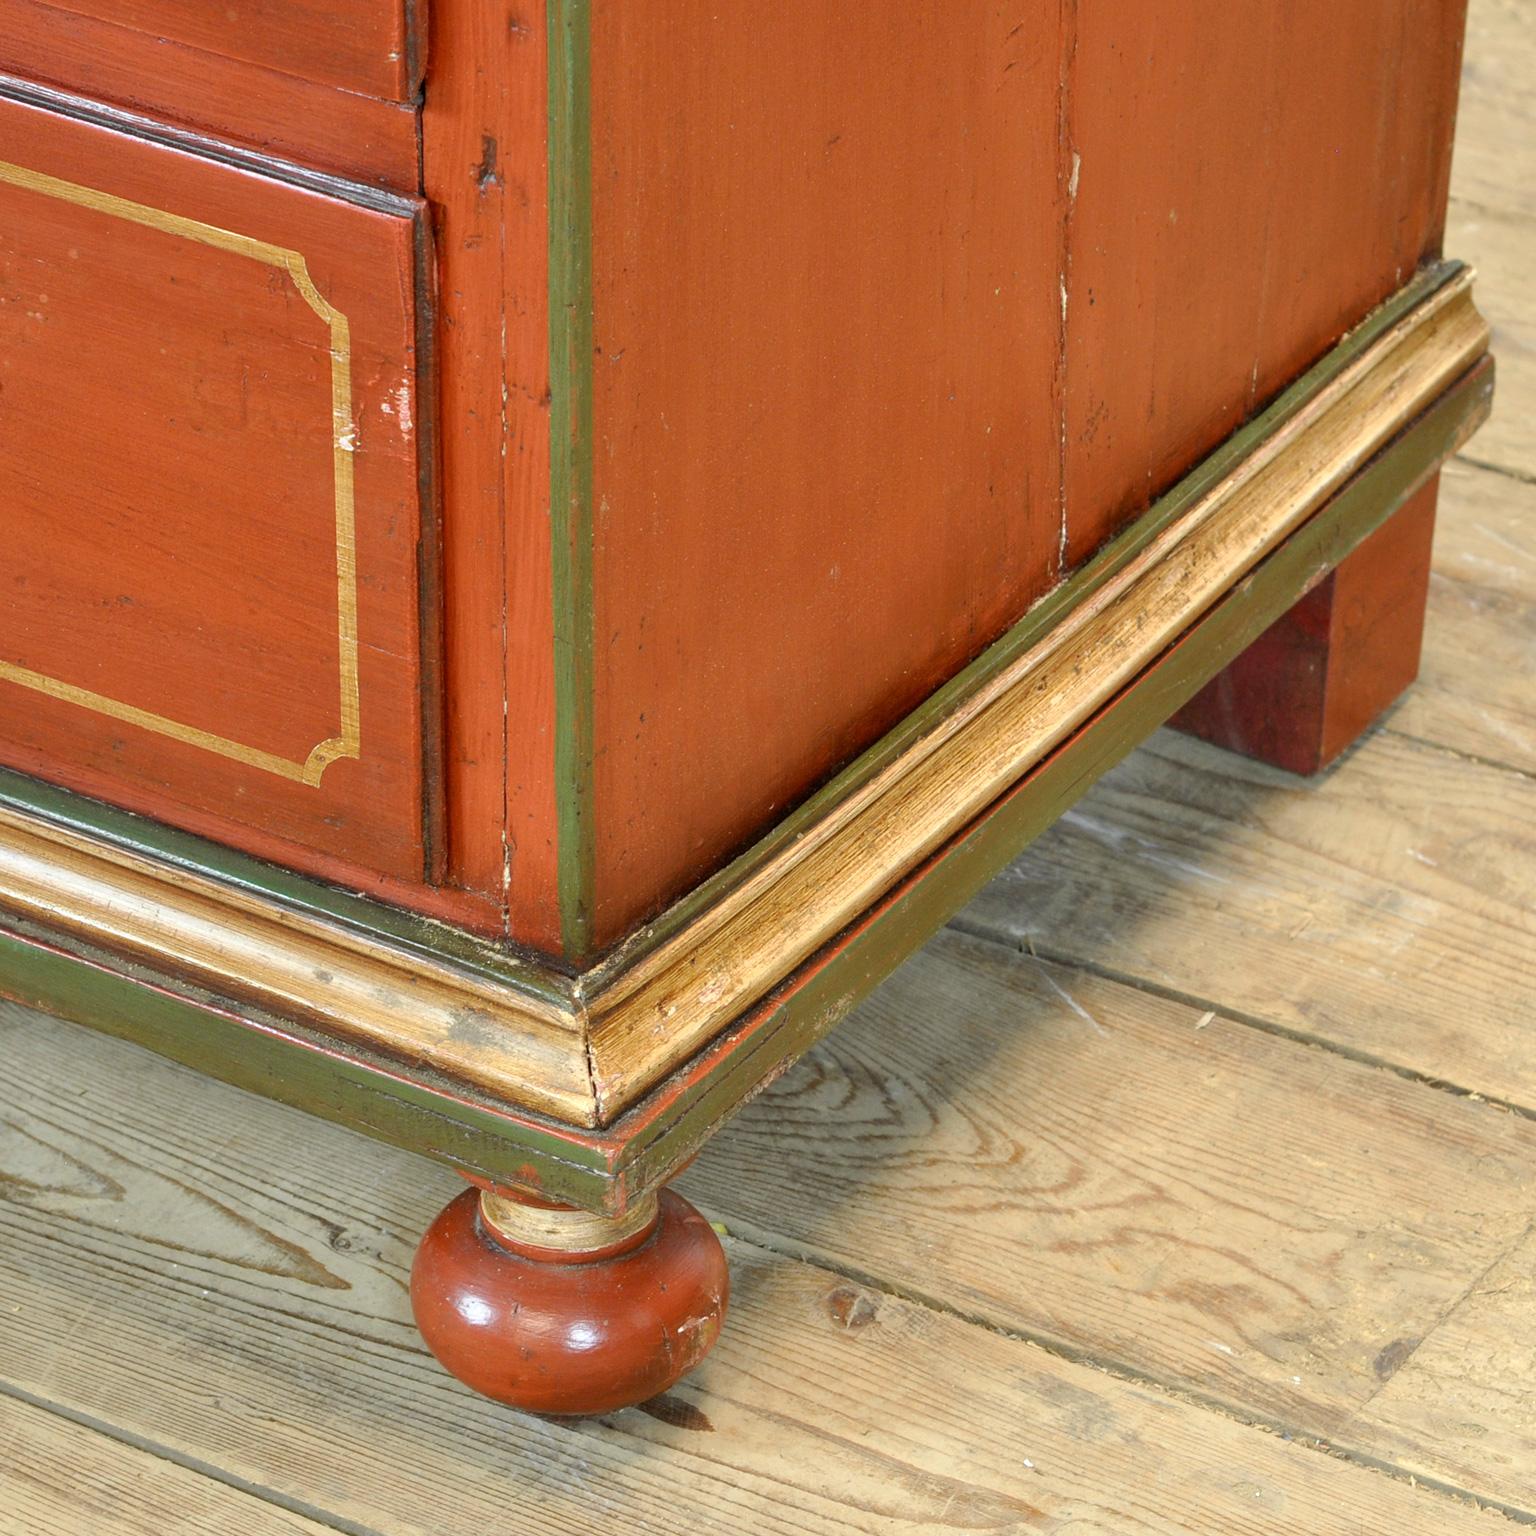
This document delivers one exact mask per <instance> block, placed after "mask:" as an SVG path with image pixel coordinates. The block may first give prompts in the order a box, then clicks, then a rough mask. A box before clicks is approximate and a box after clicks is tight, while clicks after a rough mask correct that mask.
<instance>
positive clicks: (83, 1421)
mask: <svg viewBox="0 0 1536 1536" xmlns="http://www.w3.org/2000/svg"><path fill="white" fill-rule="evenodd" d="M0 1396H4V1397H8V1398H11V1399H13V1400H14V1401H16V1402H18V1403H25V1404H26V1405H27V1406H28V1407H30V1408H37V1409H40V1410H41V1411H42V1412H44V1413H50V1414H52V1415H53V1416H54V1417H55V1418H59V1419H63V1420H65V1421H66V1422H67V1423H70V1424H74V1425H77V1426H78V1427H79V1428H81V1429H85V1430H89V1431H90V1432H91V1433H92V1434H95V1435H100V1436H101V1437H102V1438H103V1439H105V1440H110V1441H112V1442H114V1443H115V1444H117V1445H123V1446H126V1447H128V1449H129V1450H134V1451H140V1452H142V1453H143V1454H145V1455H148V1456H153V1457H155V1459H156V1460H158V1461H166V1462H169V1463H170V1464H171V1465H172V1466H177V1467H180V1468H182V1470H183V1471H187V1472H192V1473H194V1474H196V1475H197V1476H199V1477H205V1478H207V1479H208V1480H209V1481H210V1482H213V1483H218V1484H220V1485H221V1486H222V1487H225V1488H228V1489H230V1490H231V1491H232V1492H235V1493H240V1494H244V1495H245V1496H246V1497H248V1498H252V1499H256V1500H257V1501H258V1502H260V1503H262V1504H267V1505H270V1506H271V1507H272V1508H274V1509H280V1510H282V1511H283V1512H284V1513H285V1514H289V1515H295V1516H297V1517H299V1518H300V1519H304V1520H308V1521H311V1522H312V1523H313V1524H315V1525H322V1526H326V1527H328V1528H329V1529H331V1530H333V1531H340V1532H342V1533H343V1536H387V1533H384V1532H381V1531H378V1530H376V1529H375V1528H374V1527H372V1526H367V1525H359V1524H358V1523H357V1522H356V1521H355V1520H348V1519H347V1518H346V1517H345V1516H343V1515H337V1514H332V1513H331V1512H330V1511H329V1510H324V1509H321V1508H319V1507H318V1506H317V1505H312V1504H306V1503H305V1502H304V1501H303V1500H302V1499H295V1498H292V1497H290V1496H289V1495H288V1494H285V1493H279V1492H278V1491H277V1490H276V1489H275V1488H266V1487H263V1486H262V1485H261V1484H260V1483H253V1482H250V1481H248V1480H247V1479H245V1478H243V1477H240V1476H239V1475H238V1474H236V1473H234V1472H230V1471H228V1470H227V1469H226V1468H224V1467H220V1466H218V1465H216V1464H215V1463H213V1462H209V1461H202V1460H200V1459H199V1458H198V1457H196V1456H188V1455H186V1454H185V1453H184V1452H182V1451H177V1450H173V1449H172V1448H171V1447H170V1446H167V1445H161V1444H160V1443H159V1442H158V1441H155V1440H150V1439H148V1438H147V1437H145V1436H143V1435H139V1434H136V1433H135V1432H134V1431H133V1430H130V1429H125V1428H123V1427H122V1426H121V1425H116V1424H112V1423H110V1422H108V1421H107V1420H106V1419H99V1418H96V1417H95V1416H94V1415H93V1414H89V1413H82V1412H81V1411H80V1410H79V1409H76V1408H70V1407H67V1406H66V1405H65V1404H63V1403H58V1402H54V1401H53V1400H52V1399H51V1398H46V1397H42V1396H40V1395H39V1394H38V1393H36V1392H29V1391H28V1390H27V1389H26V1388H25V1387H22V1386H18V1385H17V1384H16V1383H15V1382H12V1381H5V1380H0Z"/></svg>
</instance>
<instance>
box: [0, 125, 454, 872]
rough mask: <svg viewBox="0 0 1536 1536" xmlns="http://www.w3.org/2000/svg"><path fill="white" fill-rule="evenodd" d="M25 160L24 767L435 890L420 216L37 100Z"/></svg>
mask: <svg viewBox="0 0 1536 1536" xmlns="http://www.w3.org/2000/svg"><path fill="white" fill-rule="evenodd" d="M0 144H3V154H0V160H3V161H4V165H3V166H0V300H3V302H0V434H3V437H0V443H3V452H4V459H5V467H6V480H7V484H8V486H9V488H10V489H9V491H8V494H7V501H6V528H5V541H4V547H3V549H0V584H3V588H4V594H5V601H4V607H3V609H0V760H3V761H5V762H6V763H8V764H10V765H12V766H15V767H19V768H22V769H24V770H25V771H27V772H32V773H36V774H39V775H41V776H42V777H44V778H49V779H53V780H55V781H56V782H60V783H63V784H66V785H68V786H69V787H71V788H76V789H80V790H84V791H85V792H87V793H91V794H97V795H100V796H102V797H104V798H108V799H111V800H115V801H117V802H119V803H121V804H125V805H128V806H130V807H131V808H133V809H137V810H142V811H146V812H148V813H150V814H152V815H156V816H158V817H161V818H162V819H164V820H166V821H169V822H172V823H174V824H178V825H182V826H187V827H190V828H192V829H193V830H195V831H199V832H206V833H209V834H211V835H215V836H219V837H223V838H226V839H228V840H230V841H233V842H236V843H237V844H239V845H241V846H243V847H246V848H249V849H251V850H252V851H255V852H258V853H262V854H268V855H270V856H273V857H279V858H281V859H282V860H283V861H284V862H288V863H291V864H293V865H295V866H296V867H298V868H301V869H310V870H314V871H316V872H319V873H322V874H327V875H335V876H338V877H344V878H346V879H348V880H349V882H351V883H354V884H360V885H363V886H365V887H370V886H373V885H375V884H376V883H377V879H378V877H379V876H381V875H382V876H390V877H394V878H397V879H407V880H419V879H420V877H421V874H422V870H423V833H422V829H423V796H424V785H423V776H422V759H423V720H422V706H421V698H422V691H421V690H422V658H421V651H420V634H419V614H420V590H419V569H418V545H419V543H420V540H421V536H422V527H421V519H420V516H419V510H418V498H419V493H420V484H419V477H420V472H421V468H422V465H421V463H420V462H419V457H418V451H417V444H418V437H417V432H416V421H417V419H418V413H419V411H420V408H421V402H420V394H419V381H418V372H417V362H418V360H417V357H416V328H417V322H418V318H419V317H418V310H417V301H418V284H419V276H418V266H419V261H420V254H421V253H420V250H419V237H420V231H419V228H418V217H417V215H416V213H415V211H414V209H413V207H412V206H411V205H408V204H404V203H401V204H400V205H399V207H398V209H397V210H396V211H392V212H384V211H377V210H373V209H365V208H362V207H358V206H356V205H354V204H350V203H347V202H343V201H340V200H338V199H335V198H331V197H327V196H321V195H319V194H317V193H315V192H311V191H306V190H301V189H300V188H298V187H295V186H290V185H286V184H283V183H280V182H276V181H272V180H268V179H265V178H262V177H258V176H254V175H250V174H247V173H245V172H242V171H238V170H235V169H232V168H230V167H229V166H227V165H223V164H219V163H217V162H214V161H210V160H204V159H202V158H200V157H197V156H194V155H190V154H185V153H181V152H179V151H176V150H172V149H167V148H165V147H162V146H159V145H154V144H150V143H146V142H143V141H140V140H137V139H134V138H131V137H129V136H127V135H124V134H120V133H116V132H112V131H109V130H108V129H106V128H103V127H99V126H95V125H89V124H85V123H81V122H76V121H70V120H68V119H64V118H60V117H57V116H54V115H51V114H49V113H45V112H43V111H40V110H37V109H35V108H32V107H29V106H21V105H17V104H14V103H9V102H3V103H0ZM38 175H41V176H43V177H46V178H52V179H51V180H48V181H43V182H39V181H35V180H33V181H29V178H33V177H36V176H38ZM338 389H344V390H345V391H346V392H347V393H348V394H349V395H350V399H347V398H346V396H345V395H343V396H342V397H340V403H338V402H339V397H338ZM349 481H350V483H351V493H350V495H349V494H348V490H347V487H348V483H349ZM349 528H350V531H349ZM354 564H355V574H354V569H353V567H354ZM349 610H351V611H354V612H355V619H349V618H348V616H347V615H348V613H349ZM354 622H355V633H356V642H355V644H353V643H352V642H351V640H350V638H349V634H348V631H349V629H350V628H351V625H352V624H353V623H354ZM353 656H355V658H356V660H355V665H356V676H357V688H356V696H357V705H358V710H357V716H356V726H357V729H356V737H355V740H353V741H349V740H348V737H349V736H350V735H351V732H350V729H349V726H348V719H349V710H350V706H349V703H348V697H349V686H348V672H349V658H350V657H353ZM328 740H335V741H337V743H338V746H337V747H336V748H335V749H334V750H335V751H339V752H340V753H341V754H342V755H340V756H339V757H337V759H336V760H335V761H332V762H330V764H329V766H325V767H324V768H323V772H320V773H319V774H318V775H317V777H318V782H303V781H302V780H301V777H300V775H301V772H302V770H303V767H304V765H306V764H307V763H311V762H312V754H313V753H314V752H315V749H316V748H317V747H319V746H320V744H321V743H323V742H326V741H328ZM349 748H350V749H352V750H354V751H355V754H356V755H355V756H353V755H349ZM324 755H325V754H324V753H322V758H323V756H324ZM312 766H314V767H317V768H318V767H319V763H318V762H314V763H312Z"/></svg>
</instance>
